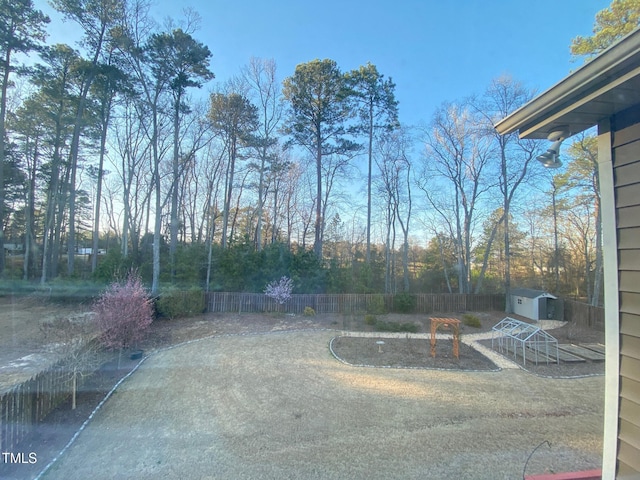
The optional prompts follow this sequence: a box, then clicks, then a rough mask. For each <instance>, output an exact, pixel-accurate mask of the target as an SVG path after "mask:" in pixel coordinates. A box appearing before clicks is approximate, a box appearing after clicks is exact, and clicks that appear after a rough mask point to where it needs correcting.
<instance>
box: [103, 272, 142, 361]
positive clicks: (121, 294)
mask: <svg viewBox="0 0 640 480" xmlns="http://www.w3.org/2000/svg"><path fill="white" fill-rule="evenodd" d="M93 310H94V312H95V313H96V320H97V323H98V327H99V329H100V341H101V343H102V344H103V345H104V346H105V347H106V348H108V349H112V350H116V349H119V350H120V351H122V349H124V348H130V347H133V346H135V345H137V344H138V342H139V341H140V340H142V338H144V334H145V332H146V330H147V329H148V328H149V325H151V322H152V321H153V306H152V303H151V299H150V298H149V295H148V294H147V291H146V289H145V288H144V287H143V285H142V280H141V279H140V276H139V275H138V273H137V272H135V271H131V272H130V273H129V275H128V276H127V278H126V280H124V281H120V282H114V283H112V284H111V285H110V286H109V287H108V288H107V290H106V291H105V292H104V293H103V294H102V295H101V296H100V298H98V300H97V301H96V302H95V303H94V305H93Z"/></svg>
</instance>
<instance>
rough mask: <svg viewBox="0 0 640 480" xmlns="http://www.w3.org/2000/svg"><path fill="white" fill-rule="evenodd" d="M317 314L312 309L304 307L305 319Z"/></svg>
mask: <svg viewBox="0 0 640 480" xmlns="http://www.w3.org/2000/svg"><path fill="white" fill-rule="evenodd" d="M315 314H316V311H315V310H314V309H313V308H311V307H304V312H302V315H304V316H305V317H314V316H315Z"/></svg>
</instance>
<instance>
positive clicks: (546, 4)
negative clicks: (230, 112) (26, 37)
mask: <svg viewBox="0 0 640 480" xmlns="http://www.w3.org/2000/svg"><path fill="white" fill-rule="evenodd" d="M35 4H36V6H37V8H41V9H44V10H46V11H47V12H51V9H50V7H49V6H48V5H47V4H45V2H44V1H43V0H36V1H35ZM609 4H610V0H536V1H524V0H482V1H481V0H477V1H473V0H454V1H446V0H440V1H434V0H423V1H413V0H411V1H409V0H396V1H388V0H351V1H350V0H323V1H321V2H311V1H304V0H272V1H265V0H259V1H258V0H244V1H243V0H183V1H179V2H176V1H168V0H162V1H158V2H155V3H154V5H155V6H154V7H153V16H154V18H155V19H156V21H158V22H159V23H162V22H163V20H164V19H165V18H167V17H173V18H174V19H176V20H177V21H179V20H180V19H181V18H183V13H182V11H183V9H184V8H187V7H190V8H192V9H193V10H195V11H197V12H198V13H199V14H200V16H201V17H202V26H201V28H200V30H199V31H198V32H197V33H196V34H195V35H194V36H195V37H196V38H197V39H198V40H199V41H201V42H203V43H205V44H206V45H207V46H208V47H209V48H210V49H211V51H212V53H213V61H212V65H211V69H212V70H213V71H214V73H215V74H216V80H214V82H224V81H226V80H228V79H229V78H230V77H232V76H233V75H236V74H238V73H239V70H240V68H241V67H242V66H243V65H246V64H247V63H248V61H249V58H250V57H251V56H255V57H263V58H274V59H275V60H276V63H277V65H278V72H279V76H280V78H281V79H283V78H285V77H287V76H289V75H291V74H293V72H294V69H295V66H296V65H297V64H299V63H304V62H307V61H310V60H313V59H315V58H321V59H322V58H331V59H333V60H335V61H336V62H337V63H338V65H339V66H340V68H341V69H342V70H351V69H354V68H357V67H358V66H360V65H363V64H365V63H366V62H371V63H373V64H375V65H376V66H377V67H378V71H379V72H380V73H382V74H384V75H385V76H386V77H392V78H393V80H394V82H395V83H396V95H397V98H398V100H399V101H400V106H399V108H400V120H401V122H402V123H406V124H409V125H417V124H421V123H427V122H428V121H429V119H430V118H431V115H432V114H433V112H434V110H435V108H436V107H437V106H438V105H440V104H441V103H443V102H445V101H455V100H459V99H462V98H464V97H465V96H467V95H470V94H473V93H480V92H482V91H483V90H484V89H485V88H486V87H487V86H488V84H489V82H490V81H491V80H492V79H493V78H495V77H498V76H499V75H501V74H505V73H506V74H510V75H511V76H513V77H514V78H516V79H518V80H520V81H521V82H523V83H524V84H525V86H527V87H529V88H533V89H537V90H538V91H543V90H546V89H547V88H549V87H551V86H552V85H553V84H555V83H557V82H558V81H559V80H561V79H562V78H563V77H565V76H566V75H567V74H568V73H569V72H570V71H571V70H572V69H576V68H577V67H578V66H579V65H580V64H581V63H580V62H573V63H572V62H571V57H570V55H569V45H570V43H571V39H572V38H573V37H575V36H576V35H589V34H590V33H591V32H592V29H593V24H594V19H595V14H596V12H598V11H599V10H602V9H603V8H606V7H607V6H608V5H609ZM75 28H76V27H75V25H72V24H69V23H67V24H62V22H61V20H60V18H59V17H58V18H56V17H53V19H52V24H51V25H50V26H49V32H50V33H51V36H50V39H49V41H51V42H54V41H55V42H61V41H66V42H68V43H73V41H74V37H70V36H69V35H68V33H69V32H71V31H72V30H73V29H75ZM205 89H206V87H205Z"/></svg>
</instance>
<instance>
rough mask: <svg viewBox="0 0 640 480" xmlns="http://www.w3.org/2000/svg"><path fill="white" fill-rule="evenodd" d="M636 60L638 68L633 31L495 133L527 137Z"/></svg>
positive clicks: (638, 45)
mask: <svg viewBox="0 0 640 480" xmlns="http://www.w3.org/2000/svg"><path fill="white" fill-rule="evenodd" d="M634 60H635V62H636V64H637V63H638V61H639V60H640V29H636V30H634V31H633V32H631V33H630V34H629V35H627V36H626V37H624V38H622V39H621V40H620V41H618V42H617V43H615V44H614V45H612V46H611V47H609V48H608V49H607V50H605V51H604V52H602V53H601V54H599V55H598V56H597V57H595V58H594V59H593V60H591V61H590V62H588V63H586V64H585V65H583V66H581V67H580V68H579V69H578V70H576V71H575V72H573V73H572V74H570V75H569V76H567V77H565V78H564V79H562V80H561V81H560V82H558V83H557V84H556V85H554V86H552V87H551V88H549V89H548V90H546V91H544V92H543V93H541V94H540V95H538V96H537V97H536V98H534V99H533V100H531V101H530V102H529V103H527V104H525V105H523V106H522V107H520V108H519V109H518V110H516V111H514V112H513V113H511V114H510V115H508V116H507V117H505V118H504V119H502V120H500V121H499V122H498V123H497V124H496V125H495V129H496V130H497V132H498V133H500V134H501V135H506V134H509V133H513V132H515V131H516V130H520V133H521V136H523V137H528V136H530V134H531V132H532V131H533V130H534V128H533V126H534V125H535V124H537V123H539V122H541V121H543V120H544V119H545V118H547V117H549V116H550V115H552V114H553V113H554V112H555V111H557V110H558V109H560V108H562V106H565V105H567V104H571V103H573V102H575V101H576V100H577V99H579V98H580V96H581V94H584V93H585V92H588V91H589V90H591V89H592V88H594V86H595V85H597V83H598V82H600V81H601V80H602V78H604V77H616V76H618V74H619V73H617V72H622V71H623V70H624V68H625V65H628V64H629V62H630V61H632V62H633V61H634ZM523 130H524V131H525V133H524V135H523ZM571 133H577V132H571Z"/></svg>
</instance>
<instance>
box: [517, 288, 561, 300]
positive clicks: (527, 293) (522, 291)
mask: <svg viewBox="0 0 640 480" xmlns="http://www.w3.org/2000/svg"><path fill="white" fill-rule="evenodd" d="M511 295H512V296H513V295H515V296H516V297H526V298H538V297H548V298H558V297H556V296H554V295H551V294H550V293H549V292H545V291H544V290H534V289H533V288H512V289H511Z"/></svg>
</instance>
